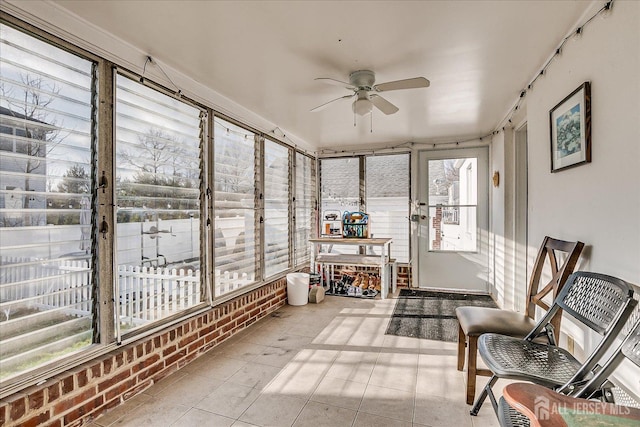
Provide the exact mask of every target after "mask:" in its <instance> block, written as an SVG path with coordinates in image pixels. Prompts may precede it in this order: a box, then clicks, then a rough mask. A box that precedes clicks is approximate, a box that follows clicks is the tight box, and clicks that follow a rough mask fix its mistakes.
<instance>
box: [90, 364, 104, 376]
mask: <svg viewBox="0 0 640 427" xmlns="http://www.w3.org/2000/svg"><path fill="white" fill-rule="evenodd" d="M89 370H90V371H91V378H100V377H101V376H102V362H98V363H96V364H94V365H92V366H91V368H89Z"/></svg>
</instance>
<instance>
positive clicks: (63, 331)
mask: <svg viewBox="0 0 640 427" xmlns="http://www.w3.org/2000/svg"><path fill="white" fill-rule="evenodd" d="M92 67H93V63H91V62H89V61H87V60H85V59H83V58H80V57H78V56H76V55H73V54H71V53H69V52H66V51H64V50H62V49H59V48H57V47H55V46H53V45H50V44H47V43H45V42H42V41H40V40H37V39H35V38H33V37H31V36H29V35H27V34H25V33H22V32H21V31H18V30H15V29H13V28H11V27H8V26H6V25H2V24H0V95H1V96H0V149H1V150H2V154H1V155H0V380H6V379H7V378H9V377H12V376H14V375H16V374H20V373H22V372H25V371H28V370H30V369H33V368H36V367H38V366H41V365H43V364H45V363H47V362H51V361H52V360H55V359H57V358H59V357H61V356H64V355H67V354H70V353H72V352H76V351H78V350H80V349H83V348H86V347H87V346H89V345H90V344H91V343H92V340H93V332H92V323H93V322H94V320H95V319H94V315H93V313H92V305H93V304H92V297H93V277H94V274H93V264H92V259H91V257H92V247H93V245H94V238H93V235H94V233H93V232H92V230H93V224H94V222H95V221H94V219H93V212H94V210H93V209H94V200H93V197H92V188H93V184H92V180H91V175H92V172H91V171H92V156H93V135H92V127H93V124H94V117H93V114H92V106H91V100H92V96H93V95H92V89H93V85H94V81H93V78H92Z"/></svg>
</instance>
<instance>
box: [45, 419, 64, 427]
mask: <svg viewBox="0 0 640 427" xmlns="http://www.w3.org/2000/svg"><path fill="white" fill-rule="evenodd" d="M46 427H62V418H57V419H55V420H53V421H49V424H47V425H46Z"/></svg>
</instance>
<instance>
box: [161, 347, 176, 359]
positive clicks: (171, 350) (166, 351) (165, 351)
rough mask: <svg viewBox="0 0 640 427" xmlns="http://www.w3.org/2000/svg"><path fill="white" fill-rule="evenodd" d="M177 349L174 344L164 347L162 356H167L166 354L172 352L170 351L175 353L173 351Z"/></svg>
mask: <svg viewBox="0 0 640 427" xmlns="http://www.w3.org/2000/svg"><path fill="white" fill-rule="evenodd" d="M177 349H178V347H177V346H175V345H172V346H170V347H167V348H165V349H164V350H163V351H162V357H167V356H168V355H170V354H172V353H175V351H176V350H177Z"/></svg>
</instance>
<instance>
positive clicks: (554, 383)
mask: <svg viewBox="0 0 640 427" xmlns="http://www.w3.org/2000/svg"><path fill="white" fill-rule="evenodd" d="M636 303H637V301H635V300H634V299H633V289H632V288H631V286H630V285H629V284H628V283H626V282H625V281H623V280H621V279H617V278H615V277H611V276H607V275H604V274H598V273H589V272H576V273H573V274H572V275H571V276H569V279H568V280H567V284H566V285H565V286H564V288H563V289H562V291H561V292H560V294H559V295H558V297H557V298H556V300H555V301H554V302H553V305H552V306H551V308H550V309H549V311H547V313H546V314H545V316H544V317H543V318H542V319H540V322H538V324H537V325H536V327H535V328H534V329H533V330H532V331H531V332H530V333H529V335H527V336H526V337H525V338H524V339H519V338H513V337H509V336H506V335H499V334H483V335H481V336H480V339H479V340H478V350H479V353H480V356H481V357H482V360H483V361H484V362H485V364H486V365H487V366H488V368H489V369H490V370H491V372H493V376H492V377H491V379H490V380H489V382H488V383H487V385H486V386H485V387H484V390H483V391H482V393H481V394H480V396H479V397H478V399H477V400H476V402H475V403H474V405H473V408H472V409H471V411H470V413H471V415H477V414H478V411H479V410H480V407H481V406H482V404H483V403H484V401H485V399H486V398H487V396H489V398H490V399H491V403H492V404H493V407H494V410H495V411H496V413H497V412H498V402H497V401H496V398H495V396H494V395H493V392H492V387H493V385H494V384H495V383H496V381H498V379H499V378H508V379H516V380H522V381H530V382H533V383H536V384H540V385H543V386H546V387H549V388H553V389H556V390H557V391H559V392H565V391H566V390H567V389H569V387H572V385H573V384H575V383H576V382H578V381H583V380H585V379H586V378H587V377H588V376H589V375H591V374H592V371H593V369H594V368H595V367H596V364H597V363H598V362H599V361H600V360H601V359H602V357H603V356H604V353H605V352H606V351H607V349H608V348H609V347H610V345H611V343H612V342H613V340H614V339H615V338H616V336H617V335H618V334H619V333H620V331H621V330H622V328H623V326H624V324H625V322H626V320H627V319H628V318H629V316H630V315H631V313H632V311H633V308H634V307H635V305H636ZM559 310H562V311H563V315H564V314H568V315H570V316H571V317H573V318H574V319H575V320H576V321H578V322H580V323H582V324H583V325H585V326H587V327H588V328H590V329H591V330H593V331H595V332H597V333H598V334H600V335H601V336H602V339H601V340H600V342H599V343H598V345H597V346H596V347H595V349H594V351H593V352H592V353H591V355H590V356H589V357H588V358H587V359H586V361H585V362H584V363H580V362H579V361H578V360H576V358H575V357H573V356H572V355H571V354H570V353H569V352H568V351H566V350H564V349H562V348H560V347H558V346H557V345H556V342H555V338H554V328H553V325H552V324H551V319H553V318H554V316H555V315H556V313H557V312H558V311H559ZM540 336H547V337H548V339H549V344H540V343H536V342H534V341H533V340H534V339H536V338H538V337H540Z"/></svg>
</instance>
